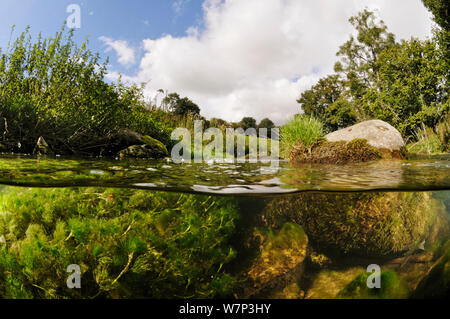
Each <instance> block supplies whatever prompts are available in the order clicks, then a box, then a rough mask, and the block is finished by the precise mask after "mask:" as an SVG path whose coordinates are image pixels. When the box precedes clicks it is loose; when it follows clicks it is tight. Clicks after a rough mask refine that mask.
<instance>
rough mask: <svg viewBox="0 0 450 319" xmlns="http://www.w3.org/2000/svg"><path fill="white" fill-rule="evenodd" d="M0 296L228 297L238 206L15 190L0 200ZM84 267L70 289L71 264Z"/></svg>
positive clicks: (130, 194)
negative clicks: (226, 267) (75, 285)
mask: <svg viewBox="0 0 450 319" xmlns="http://www.w3.org/2000/svg"><path fill="white" fill-rule="evenodd" d="M0 197H1V207H0V211H1V213H0V238H2V240H1V243H0V296H2V297H5V298H93V297H106V298H119V297H120V298H126V297H133V298H138V297H146V298H187V297H197V298H208V297H214V296H228V295H229V294H230V291H231V288H232V287H233V285H234V283H235V279H234V278H233V277H232V276H230V275H229V274H227V273H225V272H224V271H223V270H222V268H223V267H222V266H223V265H224V264H226V263H228V262H229V261H230V260H232V259H233V258H234V256H235V252H234V250H233V249H232V248H231V246H230V245H229V244H228V243H227V240H228V238H229V236H230V234H231V233H232V232H233V230H234V224H235V220H236V219H237V212H236V209H235V205H234V202H233V200H231V199H228V198H212V197H209V196H198V195H188V194H176V193H171V194H168V193H164V194H162V193H157V192H156V193H155V192H149V191H141V190H129V189H99V188H86V189H79V188H64V189H28V188H8V189H7V190H3V192H2V193H1V195H0ZM70 264H78V265H80V267H81V272H82V276H81V278H82V279H81V283H82V285H81V289H68V288H67V286H66V280H67V277H68V275H69V274H68V273H67V272H66V269H67V266H68V265H70Z"/></svg>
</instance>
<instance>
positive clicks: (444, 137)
mask: <svg viewBox="0 0 450 319" xmlns="http://www.w3.org/2000/svg"><path fill="white" fill-rule="evenodd" d="M415 135H416V138H417V142H415V143H412V144H410V145H408V146H407V149H408V152H410V153H414V154H426V155H433V154H440V153H445V152H449V151H450V124H449V123H448V122H446V121H444V122H441V123H440V124H438V125H437V126H436V132H435V131H434V130H433V129H431V128H428V127H425V126H424V127H422V128H421V129H419V130H418V131H417V132H416V134H415Z"/></svg>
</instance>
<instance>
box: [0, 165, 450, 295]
mask: <svg viewBox="0 0 450 319" xmlns="http://www.w3.org/2000/svg"><path fill="white" fill-rule="evenodd" d="M449 164H450V161H449V160H448V158H440V159H436V158H431V159H430V158H428V159H426V160H423V159H421V160H412V161H396V162H377V163H369V164H363V165H353V166H323V165H316V166H312V165H309V166H302V167H298V168H293V167H289V166H288V165H287V163H282V164H281V165H280V168H279V169H278V170H277V171H273V170H272V171H270V169H269V167H265V166H264V165H262V164H239V165H238V164H214V165H205V166H202V165H175V164H172V163H168V162H162V161H159V162H144V161H135V162H127V163H126V162H115V161H78V160H51V159H47V160H43V159H40V160H37V159H31V158H21V159H17V158H12V157H10V158H3V159H1V160H0V182H1V184H4V185H21V186H20V187H17V186H0V297H4V298H137V297H143V298H218V297H230V298H295V299H299V298H423V297H444V296H448V283H449V281H450V274H449V272H448V269H450V266H449V258H450V240H449V239H450V238H449V237H450V222H449V218H450V185H449V184H450V180H449V177H450V175H449V171H450V170H449V168H450V166H449ZM262 167H265V169H264V170H262V169H261V168H262ZM38 186H45V188H43V187H38ZM162 190H164V191H162ZM381 190H383V191H381ZM387 190H390V191H387ZM405 190H408V191H405ZM435 190H441V191H435ZM302 191H308V192H302ZM311 191H314V192H311ZM219 195H227V196H219ZM259 195H265V196H259ZM71 264H77V265H79V266H80V268H81V273H82V274H81V278H82V279H81V282H82V285H81V289H69V288H67V284H66V282H67V277H68V275H69V274H68V273H67V272H66V269H67V266H68V265H71ZM371 264H377V265H379V266H380V267H381V283H382V286H381V288H380V289H369V288H368V287H367V279H368V276H369V275H370V273H368V272H367V271H366V269H367V266H368V265H371Z"/></svg>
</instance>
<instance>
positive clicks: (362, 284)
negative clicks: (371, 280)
mask: <svg viewBox="0 0 450 319" xmlns="http://www.w3.org/2000/svg"><path fill="white" fill-rule="evenodd" d="M369 276H370V274H369V273H367V272H364V273H362V274H360V275H358V276H357V277H356V278H355V279H353V281H352V282H350V283H349V284H348V285H347V286H346V287H345V288H344V289H342V290H341V291H340V292H339V294H338V296H337V297H339V298H346V299H347V298H352V299H404V298H408V296H409V294H410V291H409V290H408V287H407V285H406V284H405V283H404V282H403V281H402V280H401V279H399V278H398V276H397V274H396V273H395V272H394V271H392V270H386V271H382V272H381V275H380V282H381V287H380V288H373V289H371V288H368V287H367V279H368V277H369Z"/></svg>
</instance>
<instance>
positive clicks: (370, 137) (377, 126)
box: [325, 120, 405, 158]
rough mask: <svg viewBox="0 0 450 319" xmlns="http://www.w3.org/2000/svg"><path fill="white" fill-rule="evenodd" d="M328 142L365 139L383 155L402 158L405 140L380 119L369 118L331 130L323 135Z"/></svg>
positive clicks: (393, 128)
mask: <svg viewBox="0 0 450 319" xmlns="http://www.w3.org/2000/svg"><path fill="white" fill-rule="evenodd" d="M325 139H327V140H328V141H330V142H338V141H345V142H350V141H352V140H355V139H365V140H367V144H369V145H370V146H372V147H375V148H377V149H378V150H380V152H381V153H382V154H383V156H385V157H386V156H387V157H394V158H402V157H403V156H402V153H403V149H404V147H405V142H404V141H403V138H402V135H401V134H400V132H399V131H398V130H397V129H396V128H395V127H393V126H392V125H390V124H388V123H386V122H384V121H381V120H370V121H365V122H361V123H358V124H356V125H353V126H350V127H347V128H344V129H341V130H338V131H335V132H332V133H330V134H328V135H326V136H325Z"/></svg>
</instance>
